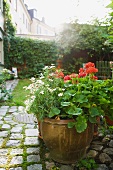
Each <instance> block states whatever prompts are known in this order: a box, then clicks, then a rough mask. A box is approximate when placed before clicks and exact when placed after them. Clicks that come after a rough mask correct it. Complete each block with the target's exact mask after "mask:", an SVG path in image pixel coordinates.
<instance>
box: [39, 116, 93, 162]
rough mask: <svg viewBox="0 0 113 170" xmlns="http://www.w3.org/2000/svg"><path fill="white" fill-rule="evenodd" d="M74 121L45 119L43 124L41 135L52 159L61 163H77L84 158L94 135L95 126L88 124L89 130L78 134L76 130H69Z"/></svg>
mask: <svg viewBox="0 0 113 170" xmlns="http://www.w3.org/2000/svg"><path fill="white" fill-rule="evenodd" d="M69 121H72V120H55V119H48V118H47V119H45V120H44V121H43V122H41V135H42V137H43V140H44V142H45V144H46V146H47V147H48V149H49V151H50V156H51V158H52V159H53V160H54V161H56V162H59V163H64V164H70V163H75V162H76V161H78V160H79V159H81V158H83V157H84V156H85V154H86V150H87V148H88V147H89V145H90V143H91V141H92V138H93V133H94V125H93V124H91V123H88V127H87V129H86V130H85V131H84V132H82V133H77V131H76V129H75V128H68V127H67V124H68V122H69Z"/></svg>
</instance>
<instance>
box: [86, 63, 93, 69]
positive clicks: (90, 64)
mask: <svg viewBox="0 0 113 170" xmlns="http://www.w3.org/2000/svg"><path fill="white" fill-rule="evenodd" d="M84 67H85V69H87V68H89V67H95V64H94V63H92V62H88V63H86V64H85V66H84Z"/></svg>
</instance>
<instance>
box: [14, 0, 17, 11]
mask: <svg viewBox="0 0 113 170" xmlns="http://www.w3.org/2000/svg"><path fill="white" fill-rule="evenodd" d="M14 9H15V11H17V0H14Z"/></svg>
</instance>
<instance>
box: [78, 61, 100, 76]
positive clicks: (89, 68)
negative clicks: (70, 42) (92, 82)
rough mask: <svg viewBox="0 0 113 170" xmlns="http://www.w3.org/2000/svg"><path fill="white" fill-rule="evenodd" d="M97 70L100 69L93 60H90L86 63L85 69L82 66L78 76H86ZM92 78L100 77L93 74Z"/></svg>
mask: <svg viewBox="0 0 113 170" xmlns="http://www.w3.org/2000/svg"><path fill="white" fill-rule="evenodd" d="M96 72H98V69H97V68H95V64H94V63H92V62H88V63H86V64H85V66H84V69H83V68H80V70H79V75H78V77H85V76H87V75H88V74H94V73H96ZM91 78H92V79H98V78H97V77H96V76H93V75H92V77H91Z"/></svg>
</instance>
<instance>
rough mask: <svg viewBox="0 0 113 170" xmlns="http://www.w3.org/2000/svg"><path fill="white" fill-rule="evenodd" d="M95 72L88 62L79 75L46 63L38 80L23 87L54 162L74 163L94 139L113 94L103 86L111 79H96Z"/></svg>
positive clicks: (27, 102)
mask: <svg viewBox="0 0 113 170" xmlns="http://www.w3.org/2000/svg"><path fill="white" fill-rule="evenodd" d="M97 71H98V69H97V68H95V65H94V63H91V62H89V63H86V64H85V66H84V68H81V69H80V70H79V74H75V73H73V74H71V75H66V76H64V74H63V72H62V70H56V68H55V66H53V65H52V66H50V67H48V66H46V67H45V68H44V73H43V74H41V76H40V77H39V79H35V78H32V79H31V81H32V83H31V84H30V85H29V86H28V87H26V88H27V89H30V91H31V95H30V97H29V98H28V100H27V101H26V106H27V110H29V112H32V113H34V114H35V115H36V117H37V119H38V121H40V122H41V124H40V129H41V135H42V137H43V140H44V142H45V144H46V145H47V147H48V148H49V150H50V154H51V157H52V158H53V159H54V160H55V161H58V162H61V163H74V162H76V161H77V160H78V159H81V158H82V157H83V156H84V155H85V153H86V149H87V147H88V146H89V145H90V142H91V140H92V138H93V131H94V124H95V123H96V122H97V117H99V116H101V115H105V112H104V109H105V108H104V105H107V104H109V102H108V101H107V99H108V98H109V100H110V98H111V97H112V96H113V90H112V89H113V87H112V89H111V91H112V94H110V95H109V90H108V89H107V91H106V86H108V88H109V87H110V85H111V84H112V83H113V81H112V80H109V81H107V83H106V82H105V81H106V80H105V81H102V80H97V77H95V76H94V74H95V73H96V72H97ZM105 85H106V86H105ZM106 92H107V93H106Z"/></svg>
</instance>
